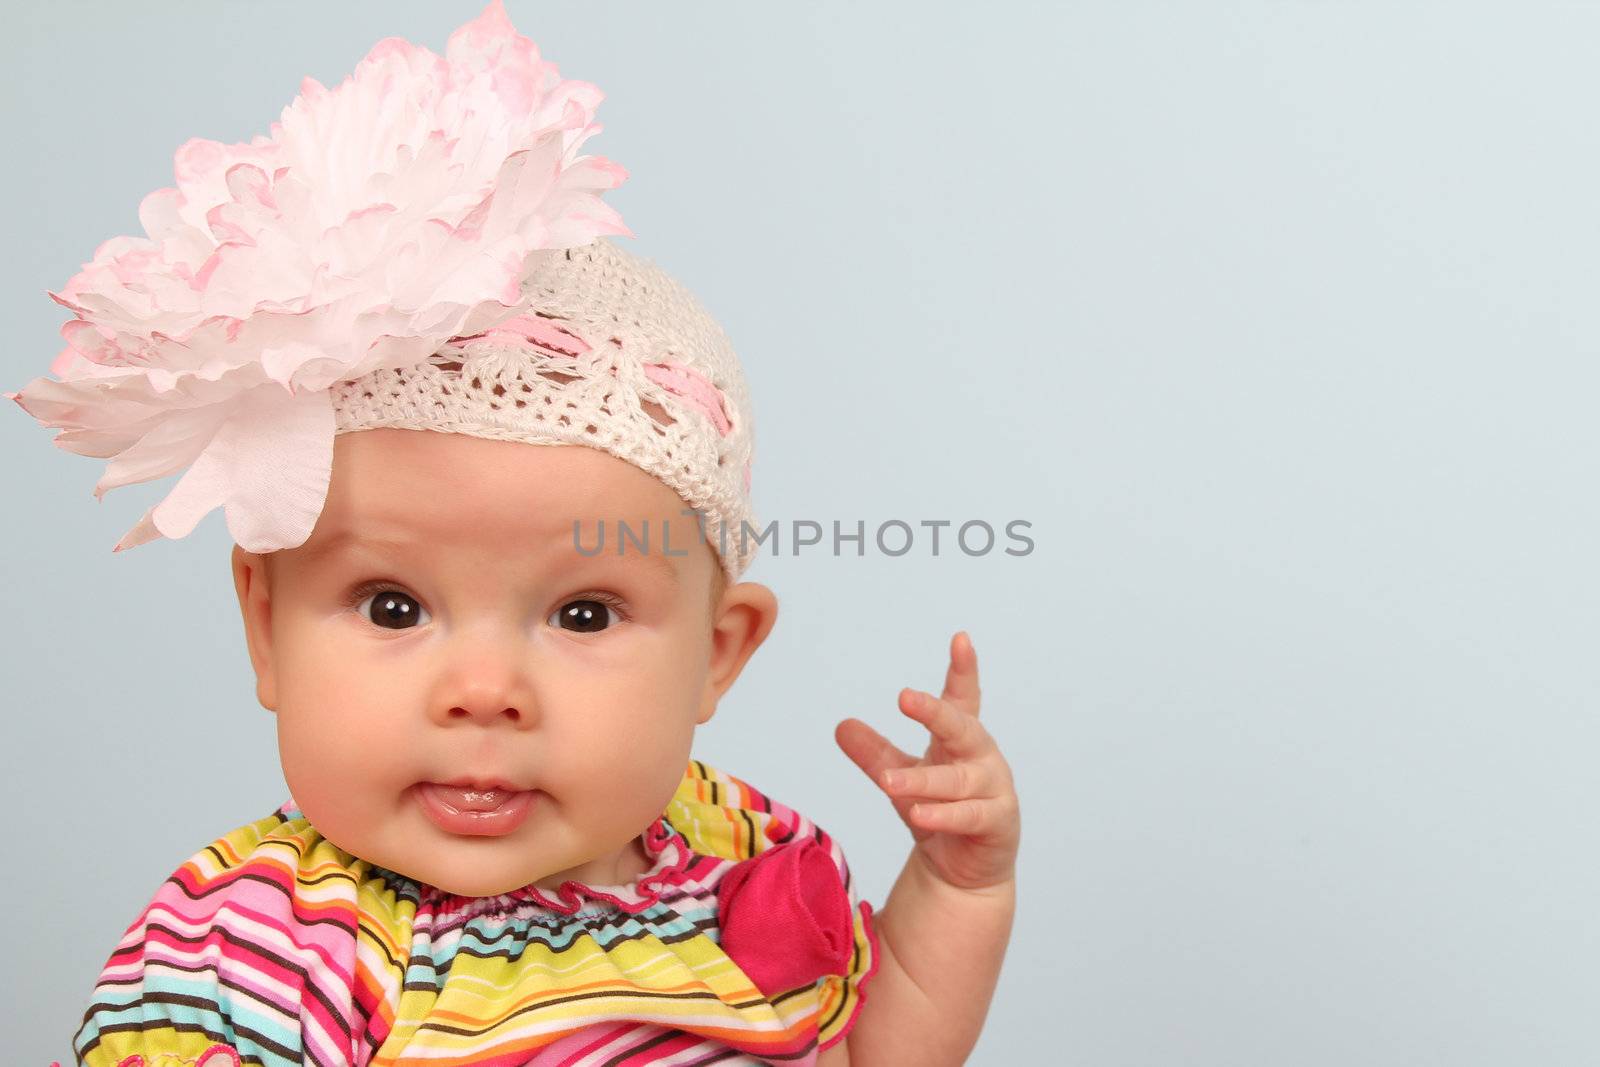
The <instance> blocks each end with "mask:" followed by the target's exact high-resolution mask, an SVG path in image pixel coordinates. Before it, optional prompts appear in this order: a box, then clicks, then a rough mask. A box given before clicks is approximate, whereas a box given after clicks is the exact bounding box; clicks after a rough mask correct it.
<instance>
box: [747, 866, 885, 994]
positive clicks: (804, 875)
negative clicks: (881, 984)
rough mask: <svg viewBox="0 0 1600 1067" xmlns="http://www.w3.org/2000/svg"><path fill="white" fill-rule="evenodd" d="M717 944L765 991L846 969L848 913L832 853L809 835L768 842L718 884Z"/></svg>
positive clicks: (851, 938)
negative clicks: (761, 849) (720, 938)
mask: <svg viewBox="0 0 1600 1067" xmlns="http://www.w3.org/2000/svg"><path fill="white" fill-rule="evenodd" d="M717 920H718V923H719V925H720V926H721V927H722V941H721V945H722V950H723V951H724V952H726V953H727V954H728V956H729V957H731V958H732V959H733V961H734V962H735V963H737V964H738V965H739V968H740V969H741V970H742V971H744V973H745V974H746V975H748V976H749V978H750V980H751V981H752V982H754V983H755V984H756V988H758V989H760V990H761V992H762V993H763V994H764V995H765V996H768V997H771V996H775V995H777V994H778V993H783V992H786V991H788V990H791V989H798V988H799V987H801V986H805V985H810V984H812V983H814V982H816V981H817V980H818V979H819V978H821V977H823V976H824V975H829V974H837V975H843V974H848V973H849V970H850V958H851V955H852V953H853V952H854V951H855V917H854V915H852V914H851V910H850V897H849V895H848V894H847V893H846V891H845V886H844V880H843V879H842V878H841V877H840V875H839V868H838V867H837V866H836V865H835V864H834V862H833V857H832V856H830V855H829V854H828V850H827V849H825V848H823V847H822V845H821V844H819V843H818V842H817V841H816V840H815V839H814V838H806V839H805V840H804V841H799V842H792V841H791V842H785V843H784V844H781V845H773V846H771V847H769V848H768V849H767V850H766V851H765V852H762V853H760V854H759V855H757V856H753V857H751V858H750V859H747V860H743V861H741V862H740V863H738V864H735V865H734V867H733V868H732V869H731V870H729V871H728V872H727V873H726V874H724V875H723V877H722V881H721V882H720V883H719V884H718V886H717Z"/></svg>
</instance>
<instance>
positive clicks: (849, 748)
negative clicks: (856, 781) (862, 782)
mask: <svg viewBox="0 0 1600 1067" xmlns="http://www.w3.org/2000/svg"><path fill="white" fill-rule="evenodd" d="M833 739H834V740H835V741H836V742H838V744H839V747H840V748H842V749H844V754H845V755H846V756H849V757H850V762H852V763H854V764H855V765H856V766H857V767H860V768H861V769H862V770H863V771H865V772H866V774H867V777H868V778H871V779H872V780H873V781H874V782H882V781H883V776H884V772H885V771H888V770H890V769H899V768H902V767H911V766H914V765H915V764H916V762H917V759H916V757H915V756H908V755H906V753H904V752H902V751H900V749H898V748H896V747H895V744H894V742H893V741H890V740H889V739H888V738H887V737H884V736H883V735H882V734H880V733H879V732H878V731H876V730H874V729H873V728H872V727H870V726H868V725H867V724H866V723H864V722H862V721H861V720H860V719H845V720H844V721H843V722H841V723H839V725H837V726H835V727H834V728H833Z"/></svg>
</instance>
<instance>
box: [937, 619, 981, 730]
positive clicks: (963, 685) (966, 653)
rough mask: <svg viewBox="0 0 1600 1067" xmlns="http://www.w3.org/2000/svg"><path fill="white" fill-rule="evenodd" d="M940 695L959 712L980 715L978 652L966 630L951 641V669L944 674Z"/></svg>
mask: <svg viewBox="0 0 1600 1067" xmlns="http://www.w3.org/2000/svg"><path fill="white" fill-rule="evenodd" d="M940 695H941V696H942V697H943V698H944V699H945V700H948V701H949V702H950V703H951V704H953V705H954V706H955V707H956V708H957V709H958V710H960V711H964V712H966V713H967V714H968V715H972V716H976V715H977V714H978V652H977V650H976V649H974V648H973V647H972V636H971V635H970V634H968V633H967V631H965V630H962V631H961V632H960V633H958V634H956V635H955V636H954V637H952V638H951V639H950V668H949V669H948V670H947V671H945V673H944V692H943V693H942V694H940Z"/></svg>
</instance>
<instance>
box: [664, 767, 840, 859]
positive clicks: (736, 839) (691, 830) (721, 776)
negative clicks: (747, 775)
mask: <svg viewBox="0 0 1600 1067" xmlns="http://www.w3.org/2000/svg"><path fill="white" fill-rule="evenodd" d="M666 817H667V821H668V822H670V823H671V824H672V825H673V826H674V827H675V828H677V829H678V830H679V831H680V832H681V833H682V834H683V835H684V837H685V838H687V839H688V842H689V845H690V847H691V848H693V849H694V851H696V852H700V853H702V854H705V855H711V856H719V857H721V858H723V859H730V860H743V859H748V858H750V857H752V856H756V855H759V854H760V853H762V852H765V851H766V850H767V849H768V848H771V847H772V846H773V845H782V844H785V843H787V842H790V841H799V840H804V839H806V838H810V839H812V840H815V841H816V842H817V843H819V844H821V845H823V846H824V847H825V848H827V849H828V850H829V851H830V852H832V853H834V854H835V856H836V857H839V858H840V860H841V865H842V856H839V850H838V847H837V845H836V843H835V842H834V840H833V838H832V837H831V836H830V835H829V834H828V833H827V832H826V831H824V830H823V829H822V828H821V827H820V826H818V825H817V824H816V823H814V822H812V821H811V819H810V818H808V817H807V816H806V815H805V814H804V813H802V812H801V811H799V810H798V809H796V808H794V807H791V806H790V805H788V804H786V803H784V802H783V801H781V800H779V799H777V798H776V797H774V796H772V795H771V794H770V793H767V792H766V791H765V790H762V789H760V788H758V787H756V786H755V785H753V784H751V783H750V782H749V781H747V780H746V779H744V778H741V777H739V776H738V775H735V774H730V773H729V772H727V771H725V770H722V769H720V768H718V767H714V766H712V765H711V764H709V763H707V762H706V761H704V760H699V759H692V760H690V761H689V767H688V769H687V770H686V771H685V773H684V776H683V781H682V782H680V783H679V785H678V792H677V794H676V795H675V796H674V797H673V798H672V802H671V803H670V804H669V805H668V807H667V811H666Z"/></svg>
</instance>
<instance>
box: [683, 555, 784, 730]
mask: <svg viewBox="0 0 1600 1067" xmlns="http://www.w3.org/2000/svg"><path fill="white" fill-rule="evenodd" d="M777 621H778V598H777V596H776V595H774V594H773V592H772V590H771V589H768V588H767V587H766V586H764V585H762V584H761V583H759V582H740V583H739V584H737V585H734V586H731V587H729V589H728V590H727V591H726V592H725V593H723V594H722V600H721V602H720V603H719V604H718V606H717V609H716V614H715V615H713V616H712V620H711V662H710V663H709V664H708V666H707V671H706V689H705V693H704V694H703V696H702V697H701V701H700V717H699V721H700V722H701V723H705V722H708V721H710V719H711V716H712V715H714V714H715V713H716V710H717V701H719V700H721V699H722V695H723V694H724V693H726V692H727V691H728V690H729V688H731V687H732V685H733V683H734V682H735V681H737V680H738V678H739V674H740V672H741V671H743V670H744V665H745V663H746V662H747V661H748V660H749V659H750V657H751V656H752V655H753V654H754V653H755V650H756V649H758V648H760V647H761V642H763V641H765V640H766V639H767V635H768V634H770V633H771V632H772V627H773V625H774V624H775V623H777Z"/></svg>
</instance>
